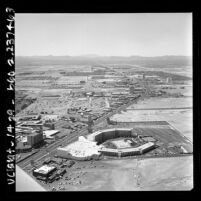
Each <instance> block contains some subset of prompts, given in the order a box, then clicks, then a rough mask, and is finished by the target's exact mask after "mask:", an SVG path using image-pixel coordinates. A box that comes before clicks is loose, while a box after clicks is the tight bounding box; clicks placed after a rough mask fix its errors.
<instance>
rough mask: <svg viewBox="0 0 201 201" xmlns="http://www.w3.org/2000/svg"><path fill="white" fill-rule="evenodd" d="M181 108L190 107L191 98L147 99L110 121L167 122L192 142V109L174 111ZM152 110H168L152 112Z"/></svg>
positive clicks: (116, 115)
mask: <svg viewBox="0 0 201 201" xmlns="http://www.w3.org/2000/svg"><path fill="white" fill-rule="evenodd" d="M181 107H192V98H190V97H188V98H149V99H145V100H142V101H139V102H138V104H134V105H133V106H130V107H128V110H127V111H123V112H121V114H115V115H114V116H113V117H112V118H111V119H112V120H114V121H125V122H130V121H168V122H169V123H170V124H171V125H173V126H174V127H175V128H177V129H178V130H179V131H180V132H181V133H182V134H183V135H185V136H186V137H187V138H189V139H190V140H191V141H192V139H193V135H192V127H193V121H192V109H176V108H181ZM153 108H170V109H168V110H162V109H161V110H157V109H156V110H152V109H153ZM171 108H172V109H171ZM173 108H175V109H173ZM132 109H133V110H132ZM135 109H142V110H135ZM143 109H151V110H143Z"/></svg>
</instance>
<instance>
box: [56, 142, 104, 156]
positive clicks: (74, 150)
mask: <svg viewBox="0 0 201 201" xmlns="http://www.w3.org/2000/svg"><path fill="white" fill-rule="evenodd" d="M101 147H102V146H98V145H96V142H92V141H89V140H87V139H83V138H79V140H78V141H76V142H74V143H71V144H69V145H67V146H65V147H62V148H61V147H60V148H57V149H58V150H63V151H67V152H68V153H70V154H71V155H73V156H77V157H87V156H92V155H94V154H96V155H99V154H100V153H99V150H100V148H101Z"/></svg>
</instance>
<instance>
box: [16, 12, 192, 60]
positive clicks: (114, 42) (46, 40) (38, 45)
mask: <svg viewBox="0 0 201 201" xmlns="http://www.w3.org/2000/svg"><path fill="white" fill-rule="evenodd" d="M15 18H16V19H15V55H16V56H43V55H55V56H60V55H70V56H78V55H89V54H97V55H100V56H131V55H138V56H163V55H185V56H192V14H191V13H135V14H133V13H130V14H123V13H120V14H116V13H115V14H86V13H85V14H69V13H68V14H65V13H63V14H62V13H61V14H56V13H53V14H19V13H16V14H15Z"/></svg>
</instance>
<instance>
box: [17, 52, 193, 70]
mask: <svg viewBox="0 0 201 201" xmlns="http://www.w3.org/2000/svg"><path fill="white" fill-rule="evenodd" d="M57 64H58V65H70V64H72V65H76V64H77V65H82V64H83V65H93V64H132V65H139V66H140V65H141V66H144V67H151V68H154V67H161V68H163V67H167V66H168V67H176V66H188V65H192V57H191V56H182V55H181V56H180V55H179V56H174V55H165V56H156V57H144V56H135V55H132V56H128V57H124V56H98V55H96V54H87V55H80V56H69V55H65V56H52V55H49V56H16V65H17V66H25V65H26V66H27V65H30V66H31V65H32V66H34V65H57Z"/></svg>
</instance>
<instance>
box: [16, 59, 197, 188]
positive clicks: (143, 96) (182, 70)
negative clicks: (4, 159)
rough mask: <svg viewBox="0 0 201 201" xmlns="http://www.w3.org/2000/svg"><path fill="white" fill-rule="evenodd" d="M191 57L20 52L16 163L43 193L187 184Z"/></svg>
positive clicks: (188, 177) (182, 186) (18, 61)
mask: <svg viewBox="0 0 201 201" xmlns="http://www.w3.org/2000/svg"><path fill="white" fill-rule="evenodd" d="M189 60H190V59H189V58H187V57H182V56H181V57H179V56H178V57H177V56H175V57H174V56H172V57H171V56H170V57H168V56H164V57H156V58H146V57H137V56H136V57H135V56H134V57H130V58H126V57H125V58H124V57H111V58H107V57H106V58H102V57H100V58H99V57H98V58H94V57H65V56H63V57H62V56H61V57H56V56H52V57H51V56H47V57H42V56H41V57H17V58H16V90H15V93H16V94H15V98H16V100H15V105H16V108H15V111H16V127H15V132H16V152H17V154H16V161H17V162H16V163H17V166H19V167H20V168H22V169H23V170H24V171H25V172H26V173H27V174H28V175H30V176H31V177H32V178H33V179H34V180H35V181H36V182H37V183H39V184H40V185H41V186H43V187H44V188H45V189H46V190H47V191H77V190H78V191H87V190H164V189H167V190H186V189H187V190H190V189H191V188H192V187H193V184H192V174H190V173H189V172H191V171H189V170H191V169H192V154H193V146H192V141H193V140H192V72H191V71H192V66H191V60H190V61H189Z"/></svg>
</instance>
